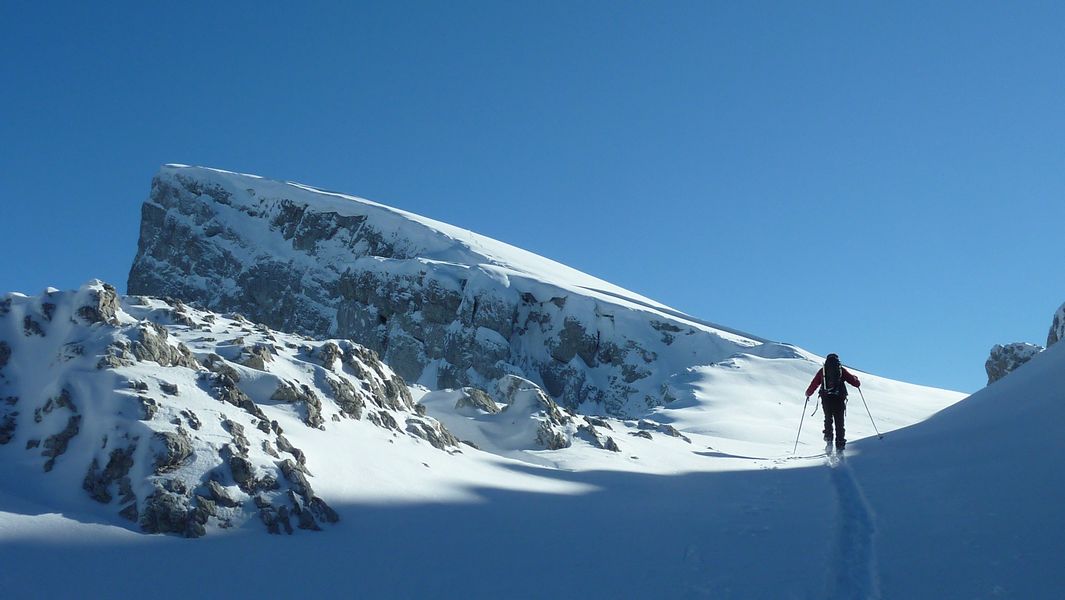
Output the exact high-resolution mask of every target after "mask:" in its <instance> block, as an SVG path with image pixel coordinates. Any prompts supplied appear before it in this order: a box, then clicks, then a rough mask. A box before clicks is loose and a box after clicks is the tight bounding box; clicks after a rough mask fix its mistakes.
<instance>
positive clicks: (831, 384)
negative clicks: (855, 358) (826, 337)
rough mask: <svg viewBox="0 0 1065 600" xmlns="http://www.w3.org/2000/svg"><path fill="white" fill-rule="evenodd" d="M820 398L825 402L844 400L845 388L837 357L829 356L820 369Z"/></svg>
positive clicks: (845, 395)
mask: <svg viewBox="0 0 1065 600" xmlns="http://www.w3.org/2000/svg"><path fill="white" fill-rule="evenodd" d="M820 395H821V397H822V398H825V399H827V400H846V399H847V386H846V384H845V383H844V381H843V365H842V364H840V362H839V357H837V356H836V355H835V354H830V355H829V356H828V359H826V360H825V366H824V367H822V369H821V394H820Z"/></svg>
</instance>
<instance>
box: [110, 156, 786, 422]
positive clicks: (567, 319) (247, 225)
mask: <svg viewBox="0 0 1065 600" xmlns="http://www.w3.org/2000/svg"><path fill="white" fill-rule="evenodd" d="M544 225H545V226H546V225H547V224H546V223H545V224H544ZM128 289H129V292H130V293H132V294H151V295H156V296H171V297H176V298H180V299H182V300H184V301H187V302H193V303H197V304H199V305H201V306H203V307H205V308H208V309H211V310H216V311H233V312H239V313H242V314H244V315H246V316H247V317H248V318H250V319H251V320H253V321H256V322H261V323H264V324H266V325H268V326H270V327H272V328H276V329H279V330H284V331H291V332H296V333H300V334H305V335H309V336H314V337H316V338H326V337H336V338H348V339H351V340H353V341H356V342H358V343H359V344H363V345H365V346H367V347H369V348H370V349H372V350H374V351H376V352H377V353H379V354H380V355H381V356H382V358H383V360H384V361H385V363H387V364H388V365H389V366H390V367H391V368H392V369H394V370H395V371H396V372H397V373H398V374H399V375H400V376H402V377H403V378H405V379H406V380H407V381H409V382H417V383H421V384H423V385H425V386H427V387H429V388H431V389H444V388H460V387H465V386H474V387H478V388H481V389H486V390H491V389H496V387H497V384H498V383H499V382H500V381H501V380H502V379H503V378H504V377H506V376H507V375H516V376H519V377H523V378H526V379H529V380H532V381H533V382H535V383H536V384H538V385H540V386H542V387H543V388H544V389H545V390H546V391H547V393H548V394H549V395H550V396H551V397H552V398H553V399H554V400H556V401H558V402H559V403H560V404H562V405H563V406H565V407H567V408H570V409H579V410H582V411H584V412H598V413H608V414H614V415H633V414H639V413H641V412H643V411H645V410H646V409H647V408H648V407H652V406H656V405H660V404H663V403H667V402H669V401H670V400H671V397H670V394H669V391H668V389H667V387H666V386H665V382H666V381H667V379H668V377H669V376H670V375H672V374H674V373H676V372H682V371H683V370H684V369H686V368H687V367H689V366H692V365H699V364H709V363H713V362H717V361H719V360H723V359H725V358H727V357H729V356H730V355H733V354H735V353H737V352H747V353H751V354H755V355H759V356H764V357H782V356H797V355H798V354H797V352H796V351H795V350H794V349H793V348H791V347H790V346H786V345H781V344H774V343H769V342H766V341H765V340H761V339H758V338H755V337H753V336H749V335H746V334H743V333H741V332H735V331H732V330H729V329H727V328H723V327H720V326H716V325H713V324H709V323H704V322H701V321H698V320H696V319H694V318H692V317H689V316H687V315H683V314H681V313H678V312H677V311H674V310H672V309H670V308H669V307H666V306H663V305H661V304H658V303H656V302H654V301H652V300H649V299H647V298H643V297H641V296H639V295H637V294H634V293H632V292H628V291H627V290H624V289H621V288H618V287H617V286H613V285H611V284H609V283H607V282H605V281H601V280H598V279H595V278H593V277H590V276H588V275H585V274H583V273H580V272H578V271H575V270H573V269H570V268H568V267H565V266H564V265H560V264H558V263H555V262H553V261H550V260H548V259H545V258H542V257H539V256H536V255H533V254H531V253H528V252H525V251H523V250H520V249H517V248H513V247H511V246H508V245H506V244H503V243H500V242H497V241H495V240H491V239H488V238H485V237H483V236H479V235H477V234H474V233H472V232H469V231H465V230H462V229H458V228H455V227H452V226H450V225H446V224H444V223H439V222H436V221H432V220H430V219H426V218H423V217H419V216H417V215H412V214H409V213H405V212H403V211H399V210H395V209H392V208H389V207H386V206H382V205H379V204H376V203H373V202H369V201H366V200H361V199H358V198H353V197H350V196H344V195H341V194H335V193H331V192H323V191H320V190H316V189H313V188H309V187H307V186H302V185H299V184H292V183H282V182H276V181H271V180H266V179H262V178H258V177H253V176H247V175H238V174H234V173H227V172H222V171H216V170H211V169H203V168H193V167H179V166H167V167H164V168H163V169H162V170H161V171H160V172H159V174H158V175H157V176H156V177H155V178H154V180H153V182H152V190H151V195H150V197H149V198H148V200H147V201H146V202H145V203H144V206H143V208H142V221H141V232H140V242H139V245H138V251H137V256H136V259H135V261H134V263H133V267H132V269H131V271H130V276H129V284H128Z"/></svg>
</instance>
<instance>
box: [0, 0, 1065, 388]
mask: <svg viewBox="0 0 1065 600" xmlns="http://www.w3.org/2000/svg"><path fill="white" fill-rule="evenodd" d="M90 4H95V3H75V2H70V3H62V2H60V3H29V2H15V1H11V2H4V3H2V4H0V55H2V56H3V59H2V62H0V65H2V66H0V69H2V71H0V82H2V83H0V85H2V92H0V176H2V184H0V256H2V257H3V258H2V259H0V289H3V290H5V291H6V290H21V291H25V292H28V293H38V292H39V291H40V290H42V289H43V288H44V287H45V286H48V285H53V286H56V287H62V288H67V287H74V286H77V285H79V284H80V283H82V282H84V281H86V280H88V279H90V278H92V277H99V278H102V279H105V280H109V281H111V282H114V283H115V284H116V285H118V287H119V288H120V289H123V288H124V287H125V281H126V274H127V269H128V267H129V264H130V262H131V260H132V258H133V255H134V253H135V250H136V242H137V227H138V219H139V205H140V203H141V202H142V201H143V200H144V198H145V197H146V196H147V193H148V189H149V182H150V179H151V177H152V175H153V173H154V172H155V170H156V169H157V168H158V167H159V165H160V164H163V163H167V162H181V163H189V164H198V165H207V166H214V167H219V168H224V169H229V170H235V171H242V172H249V173H256V174H260V175H264V176H268V177H272V178H277V179H291V180H296V181H301V182H304V183H308V184H312V185H317V186H322V187H326V188H329V189H336V190H341V191H345V192H349V193H353V194H357V195H361V196H364V197H368V198H371V199H374V200H377V201H380V202H384V203H387V204H391V205H394V206H397V207H401V208H404V209H407V210H411V211H414V212H417V213H420V214H423V215H426V216H430V217H433V218H436V219H440V220H443V221H447V222H450V223H453V224H455V225H459V226H462V227H465V228H468V229H472V230H474V231H477V232H480V233H483V234H486V235H489V236H492V237H495V238H498V239H501V240H504V241H507V242H509V243H512V244H514V245H517V246H521V247H524V248H527V249H529V250H532V251H535V252H538V253H540V254H543V255H545V256H548V257H551V258H554V259H556V260H559V261H561V262H564V263H567V264H569V265H572V266H574V267H576V268H579V269H581V270H584V271H587V272H588V273H591V274H594V275H597V276H599V277H602V278H604V279H607V280H610V281H612V282H614V283H617V284H619V285H622V286H624V287H627V288H629V289H632V290H634V291H637V292H640V293H643V294H645V295H648V296H650V297H652V298H655V299H658V300H660V301H662V302H665V303H667V304H670V305H672V306H674V307H676V308H678V309H681V310H684V311H686V312H689V313H691V314H694V315H697V316H699V317H702V318H706V319H710V320H714V321H717V322H720V323H723V324H727V325H730V326H733V327H737V328H741V329H745V330H748V331H751V332H753V333H757V334H760V335H763V336H766V337H770V338H774V339H778V340H782V341H788V342H792V343H796V344H798V345H800V346H803V347H805V348H807V349H809V350H811V351H814V352H818V353H821V354H825V353H828V352H833V351H835V352H838V353H839V354H841V356H842V357H843V359H844V361H845V362H847V363H849V364H852V365H854V366H856V367H857V368H860V369H864V370H868V371H873V372H876V373H879V374H882V375H886V376H889V377H894V378H899V379H904V380H908V381H914V382H918V383H924V384H929V385H937V386H941V387H950V388H954V389H960V390H965V391H973V390H976V389H978V388H980V387H982V386H983V384H984V382H985V375H984V372H983V361H984V359H985V358H986V356H987V352H988V350H989V348H990V347H991V346H992V345H993V344H995V343H999V342H1010V341H1021V340H1024V341H1032V342H1038V343H1045V340H1046V333H1047V329H1048V328H1049V325H1050V320H1051V317H1052V314H1053V311H1054V310H1055V309H1056V308H1057V307H1058V305H1059V304H1061V303H1062V302H1063V301H1065V280H1063V278H1062V277H1061V274H1060V271H1059V268H1060V260H1061V248H1062V242H1061V240H1062V237H1061V236H1062V233H1061V231H1062V227H1063V225H1065V193H1063V192H1065V67H1063V65H1065V36H1063V35H1062V29H1061V27H1062V24H1063V23H1065V8H1063V7H1065V4H1063V3H1061V2H1045V3H1021V2H1009V3H1007V2H971V1H966V2H878V3H873V2H850V1H847V2H801V3H800V2H743V3H741V2H710V1H705V2H622V1H610V2H585V1H566V2H542V1H537V2H524V3H519V2H506V1H487V0H486V1H483V2H466V1H458V2H456V1H447V2H395V1H389V2H379V3H358V2H337V3H335V4H333V3H324V2H315V3H307V4H311V5H313V8H309V9H308V8H303V7H297V6H298V5H300V4H304V3H290V2H276V3H274V2H255V3H247V4H240V3H187V4H188V6H186V3H176V4H175V3H168V4H163V3H152V2H148V3H144V2H137V3H128V4H127V5H125V6H120V4H121V3H117V2H116V3H104V4H102V5H90ZM796 393H797V394H798V393H801V392H800V391H797V392H796Z"/></svg>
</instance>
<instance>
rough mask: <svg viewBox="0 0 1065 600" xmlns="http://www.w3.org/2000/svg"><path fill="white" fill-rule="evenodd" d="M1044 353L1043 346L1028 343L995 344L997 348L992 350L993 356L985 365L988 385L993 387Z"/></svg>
mask: <svg viewBox="0 0 1065 600" xmlns="http://www.w3.org/2000/svg"><path fill="white" fill-rule="evenodd" d="M1042 351H1043V347H1042V346H1039V345H1036V344H1029V343H1026V342H1017V343H1013V344H1006V345H1005V346H1003V345H1001V344H995V347H994V348H991V355H990V356H989V357H988V358H987V362H985V363H984V369H986V370H987V384H988V385H991V384H992V383H995V382H996V381H998V380H999V379H1002V378H1003V377H1005V376H1006V375H1008V374H1009V373H1010V372H1012V371H1013V370H1014V369H1016V368H1017V367H1019V366H1021V365H1023V364H1024V363H1026V362H1028V361H1030V360H1032V358H1033V357H1034V356H1035V355H1036V354H1039V353H1040V352H1042Z"/></svg>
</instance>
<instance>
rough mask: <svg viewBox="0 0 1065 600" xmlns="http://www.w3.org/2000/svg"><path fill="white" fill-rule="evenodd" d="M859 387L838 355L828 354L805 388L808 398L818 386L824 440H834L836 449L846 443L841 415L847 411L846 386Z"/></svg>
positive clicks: (860, 384)
mask: <svg viewBox="0 0 1065 600" xmlns="http://www.w3.org/2000/svg"><path fill="white" fill-rule="evenodd" d="M846 383H849V384H851V385H853V386H854V387H861V386H862V383H861V382H860V381H858V378H857V377H855V376H854V375H853V374H852V373H851V372H850V371H848V370H847V369H845V368H843V365H842V364H840V362H839V356H836V355H835V354H829V355H828V357H827V358H825V365H824V366H823V367H821V370H819V371H818V372H817V375H814V379H813V381H811V382H810V387H808V388H806V399H807V400H809V399H810V396H811V395H812V394H813V393H814V390H816V389H817V388H818V386H820V388H821V390H820V391H819V392H818V393H817V395H818V396H819V397H820V398H821V406H822V407H823V408H824V411H825V441H826V442H832V441H833V439H834V440H835V442H836V449H837V450H842V449H843V447H844V446H846V445H847V438H846V432H845V430H844V428H843V415H844V413H846V412H847V386H846V385H845V384H846ZM833 422H835V426H836V431H835V436H833V435H832V425H833Z"/></svg>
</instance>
